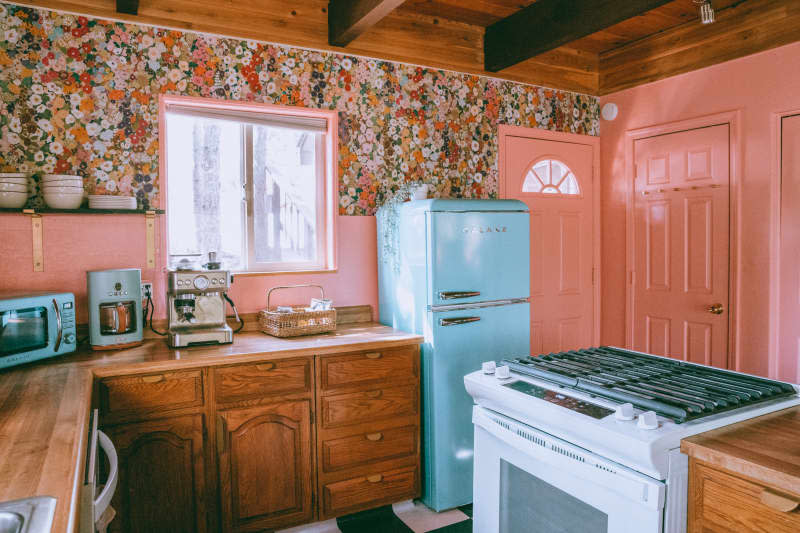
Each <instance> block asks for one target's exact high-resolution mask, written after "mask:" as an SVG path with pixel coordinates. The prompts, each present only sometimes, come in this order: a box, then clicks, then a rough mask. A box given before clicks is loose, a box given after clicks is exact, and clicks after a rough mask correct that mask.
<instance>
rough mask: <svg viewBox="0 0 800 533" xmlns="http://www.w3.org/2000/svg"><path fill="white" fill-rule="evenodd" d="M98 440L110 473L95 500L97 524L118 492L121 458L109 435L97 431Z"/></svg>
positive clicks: (95, 519)
mask: <svg viewBox="0 0 800 533" xmlns="http://www.w3.org/2000/svg"><path fill="white" fill-rule="evenodd" d="M97 440H98V442H99V444H100V447H101V448H102V449H103V452H105V454H106V457H108V463H109V468H110V472H109V474H108V480H107V481H106V484H105V486H104V487H103V490H102V491H101V492H100V495H99V496H98V497H97V498H96V499H95V500H94V521H95V523H96V522H97V521H98V520H100V517H101V516H102V515H103V513H104V512H105V511H106V509H107V508H108V506H109V505H110V504H111V498H112V497H113V496H114V492H116V490H117V482H118V481H119V458H118V457H117V450H116V448H114V443H113V442H111V439H109V438H108V435H106V434H105V433H103V432H102V431H100V430H99V429H98V430H97Z"/></svg>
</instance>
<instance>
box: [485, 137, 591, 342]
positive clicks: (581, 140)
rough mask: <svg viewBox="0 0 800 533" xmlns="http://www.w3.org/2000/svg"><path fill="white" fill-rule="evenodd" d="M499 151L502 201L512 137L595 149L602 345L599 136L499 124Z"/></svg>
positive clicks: (498, 176)
mask: <svg viewBox="0 0 800 533" xmlns="http://www.w3.org/2000/svg"><path fill="white" fill-rule="evenodd" d="M497 135H498V152H497V193H498V196H499V197H500V198H506V192H507V191H506V151H507V146H506V141H507V139H508V138H509V137H525V138H527V139H541V140H544V141H555V142H561V143H567V144H583V145H586V146H590V147H591V148H592V194H593V195H594V198H593V199H592V235H593V240H594V242H593V246H592V282H593V285H592V289H593V290H592V299H593V304H594V305H593V310H592V314H593V315H594V316H593V317H592V321H593V324H592V344H593V345H595V346H597V345H598V344H600V309H601V305H600V303H601V302H600V298H601V290H600V289H601V286H602V279H603V277H602V273H601V270H600V267H601V264H600V137H595V136H591V135H581V134H578V133H565V132H561V131H550V130H543V129H539V128H526V127H524V126H511V125H508V124H500V125H499V126H498V131H497Z"/></svg>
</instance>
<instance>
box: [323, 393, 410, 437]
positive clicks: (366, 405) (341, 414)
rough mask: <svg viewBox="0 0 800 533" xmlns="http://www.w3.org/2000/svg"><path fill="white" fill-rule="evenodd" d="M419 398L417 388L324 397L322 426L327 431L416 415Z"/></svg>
mask: <svg viewBox="0 0 800 533" xmlns="http://www.w3.org/2000/svg"><path fill="white" fill-rule="evenodd" d="M418 397H419V394H418V392H417V387H416V386H415V385H402V386H398V387H383V388H376V389H369V390H364V391H358V392H349V393H344V394H336V395H332V396H324V397H323V398H322V401H321V404H322V425H323V427H324V428H326V429H327V428H333V427H340V426H349V425H353V424H358V423H361V422H369V421H372V420H384V419H386V418H390V417H397V416H404V415H413V414H416V413H417V412H418V401H417V398H418Z"/></svg>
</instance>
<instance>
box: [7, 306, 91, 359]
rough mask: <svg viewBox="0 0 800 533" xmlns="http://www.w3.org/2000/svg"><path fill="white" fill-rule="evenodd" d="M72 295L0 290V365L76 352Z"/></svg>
mask: <svg viewBox="0 0 800 533" xmlns="http://www.w3.org/2000/svg"><path fill="white" fill-rule="evenodd" d="M76 345H77V340H76V332H75V295H74V294H72V293H71V292H2V293H0V368H6V367H9V366H14V365H21V364H23V363H28V362H30V361H36V360H38V359H44V358H46V357H53V356H56V355H64V354H68V353H71V352H74V351H75V347H76Z"/></svg>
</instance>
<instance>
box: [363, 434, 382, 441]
mask: <svg viewBox="0 0 800 533" xmlns="http://www.w3.org/2000/svg"><path fill="white" fill-rule="evenodd" d="M382 438H383V433H380V432H378V433H368V434H367V440H371V441H372V442H377V441H379V440H381V439H382Z"/></svg>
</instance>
